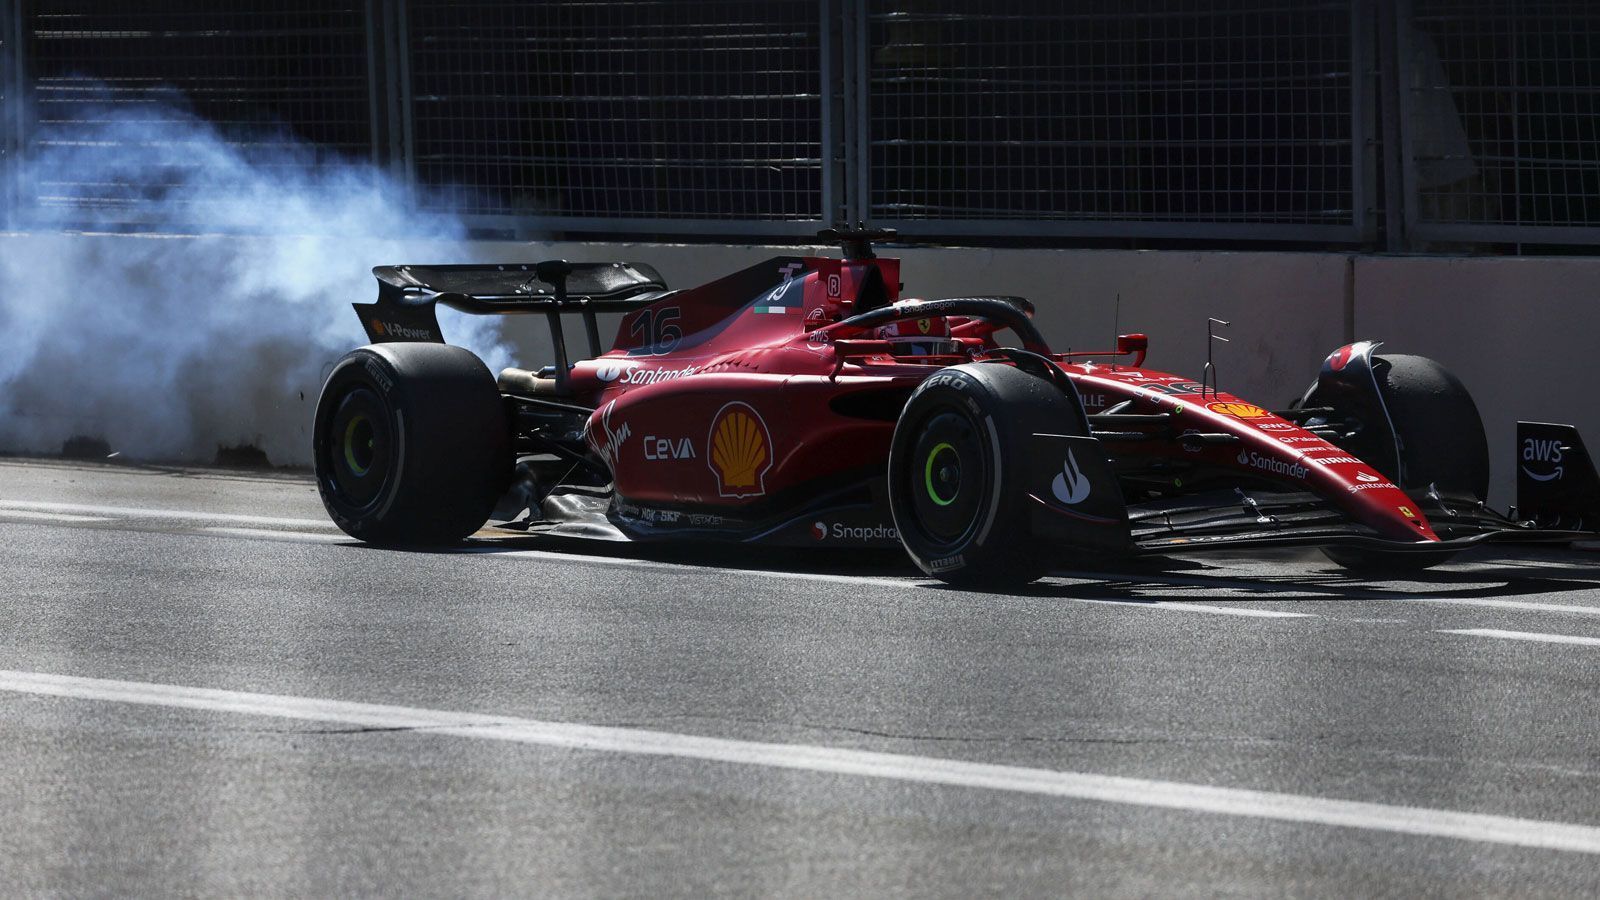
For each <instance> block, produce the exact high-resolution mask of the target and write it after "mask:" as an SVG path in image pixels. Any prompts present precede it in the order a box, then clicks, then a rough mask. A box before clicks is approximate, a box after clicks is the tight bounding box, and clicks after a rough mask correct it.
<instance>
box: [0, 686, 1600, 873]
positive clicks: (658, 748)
mask: <svg viewBox="0 0 1600 900" xmlns="http://www.w3.org/2000/svg"><path fill="white" fill-rule="evenodd" d="M0 690H6V691H13V692H17V693H25V694H36V695H45V696H53V697H67V698H74V699H81V700H102V701H112V702H118V703H135V704H143V705H150V706H162V707H176V708H180V709H190V710H202V711H208V712H221V713H234V714H239V715H251V716H271V717H276V718H283V719H296V720H302V721H314V722H336V723H340V724H344V725H354V726H358V727H368V728H392V729H427V730H428V731H429V732H432V733H436V734H442V735H450V736H453V737H461V738H474V739H478V740H491V741H508V742H512V743H518V744H532V745H537V746H545V747H561V748H567V749H574V750H586V751H595V752H603V753H624V754H633V755H641V756H657V757H675V758H679V759H695V760H705V761H711V762H719V763H728V764H733V765H743V766H757V767H762V768H770V769H785V770H799V771H806V772H819V773H826V774H831V775H851V776H857V777H864V778H881V779H889V780H893V781H901V782H911V783H919V784H939V785H952V786H957V787H966V788H980V789H985V790H994V791H1006V792H1012V793H1022V794H1032V795H1037V796H1045V797H1059V798H1066V799H1073V800H1090V801H1097V802H1102V803H1116V804H1122V805H1127V806H1138V807H1154V808H1158V809H1176V810H1183V811H1186V812H1199V813H1212V814H1216V815H1226V816H1243V817H1248V818H1255V819H1269V820H1275V821H1280V822H1299V823H1310V824H1317V825H1331V826H1336V827H1342V828H1357V829H1364V830H1369V831H1381V832H1390V833H1398V834H1413V835H1424V836H1429V837H1445V838H1454V839H1457V840H1464V841H1475V842H1480V843H1490V844H1509V845H1512V846H1520V847H1536V848H1542V849H1547V850H1563V851H1568V852H1574V853H1592V854H1600V828H1596V827H1593V826H1589V825H1571V824H1565V823H1560V822H1544V821H1539V820H1536V819H1518V818H1511V817H1509V816H1496V815H1485V814H1482V813H1468V812H1452V811H1449V810H1440V809H1424V808H1419V807H1409V806H1391V805H1388V804H1382V803H1363V802H1358V801H1352V800H1334V799H1328V798H1324V797H1310V796H1303V795H1299V794H1282V793H1273V792H1268V791H1252V790H1241V789H1238V788H1221V787H1211V786H1208V785H1200V784H1184V783H1182V782H1174V781H1157V780H1153V779H1145V778H1126V777H1122V776H1116V775H1097V774H1092V773H1086V772H1061V771H1056V770H1053V769H1034V768H1022V767H1019V766H1003V765H993V764H989V763H977V762H965V761H962V760H953V759H941V758H938V757H926V756H912V755H908V754H899V753H875V752H870V751H865V750H849V749H843V748H836V747H822V746H815V745H808V744H772V743H760V742H755V741H737V740H727V739H723V738H711V737H700V736H696V735H686V734H674V733H671V732H663V731H645V730H641V729H634V728H611V727H605V726H596V725H580V724H572V723H565V722H542V721H537V720H534V719H520V718H511V717H507V716H490V715H481V714H476V713H459V712H447V711H443V710H431V709H417V708H412V707H404V706H384V705H376V704H369V703H349V702H344V701H338V700H323V699H316V698H310V697H290V696H281V695H275V694H250V693H241V692H237V691H221V690H212V689H208V688H193V687H178V686H172V685H163V684H149V683H143V682H133V681H112V680H107V679H99V678H77V677H72V676H67V675H50V674H44V673H37V672H11V671H0Z"/></svg>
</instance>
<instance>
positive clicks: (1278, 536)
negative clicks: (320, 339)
mask: <svg viewBox="0 0 1600 900" xmlns="http://www.w3.org/2000/svg"><path fill="white" fill-rule="evenodd" d="M828 234H832V235H833V236H834V237H836V238H838V239H840V240H841V241H842V242H843V244H844V247H845V254H844V257H845V258H844V259H832V258H818V257H801V256H795V257H779V258H776V259H772V260H769V261H767V262H764V263H761V264H759V265H756V266H752V267H750V268H748V269H745V270H744V271H741V272H736V273H734V274H732V275H729V276H727V277H725V278H722V279H719V280H717V281H713V282H711V283H709V284H705V285H702V286H700V287H696V288H692V289H689V290H679V291H672V290H668V289H667V287H666V285H665V284H663V283H662V281H661V279H660V277H659V276H658V275H657V274H656V273H655V271H654V270H652V269H651V268H649V267H648V266H643V265H637V264H631V263H586V264H568V263H566V262H560V261H558V262H546V263H539V264H537V265H490V266H382V267H379V268H377V269H375V270H374V274H376V275H377V277H378V281H379V294H378V299H377V301H376V302H375V303H371V304H356V310H357V312H358V313H359V315H360V316H361V321H362V324H363V326H364V327H365V328H366V330H367V334H368V337H369V338H370V339H371V341H372V344H370V345H369V346H366V347H362V348H360V349H358V350H355V351H352V352H351V353H349V354H348V355H346V356H345V357H344V358H343V359H342V360H341V361H340V362H339V363H338V364H337V366H336V367H335V368H334V369H333V371H332V373H331V375H330V376H329V378H328V380H327V383H326V384H325V386H324V387H323V391H322V396H321V399H320V400H319V402H318V407H317V413H316V424H315V438H314V441H315V447H314V450H315V459H316V473H317V483H318V487H319V488H320V491H321V494H322V498H323V501H324V503H325V504H326V506H327V509H328V512H329V514H330V515H331V516H332V517H333V519H334V521H335V522H336V523H338V525H339V527H340V528H342V529H344V531H346V532H347V533H349V534H350V535H352V536H354V537H357V538H360V539H362V540H366V541H371V542H374V543H380V544H399V545H418V544H437V543H451V542H457V541H460V540H462V539H464V538H466V537H467V536H469V535H471V534H473V533H474V532H475V531H477V530H478V529H479V528H480V527H482V526H483V525H484V524H485V522H486V521H488V520H489V519H490V518H491V515H492V514H494V513H495V511H496V507H497V503H499V504H500V509H499V515H497V516H496V518H498V519H512V518H515V519H518V520H519V521H517V522H516V523H514V526H513V527H520V528H524V529H527V530H530V531H536V532H552V533H556V534H567V535H581V536H589V537H608V538H612V539H628V540H637V541H644V540H694V541H727V542H756V543H763V544H779V545H835V546H838V545H854V546H873V545H889V546H894V545H899V546H903V547H904V548H905V550H906V552H908V553H909V554H910V555H911V558H912V559H913V560H914V561H915V562H916V564H917V565H918V566H919V567H921V569H922V570H923V571H925V572H928V573H929V574H931V575H934V576H937V577H939V578H941V579H944V580H947V581H951V582H958V583H982V584H1001V585H1003V584H1020V583H1025V582H1028V581H1031V580H1033V579H1035V578H1037V577H1039V576H1041V575H1042V574H1044V573H1046V572H1047V571H1049V570H1050V569H1051V568H1054V567H1060V566H1064V565H1072V564H1073V562H1074V561H1075V560H1078V561H1081V560H1082V559H1083V558H1084V557H1085V556H1091V555H1092V556H1096V557H1102V556H1105V555H1107V554H1135V553H1164V552H1165V553H1172V552H1179V551H1183V552H1187V551H1194V550H1199V549H1204V548H1212V547H1217V548H1221V547H1230V548H1231V547H1241V546H1260V545H1285V544H1309V545H1313V546H1316V547H1319V548H1321V549H1322V550H1324V551H1325V552H1326V553H1327V554H1328V556H1330V557H1331V558H1332V559H1333V560H1334V561H1336V562H1338V563H1341V564H1343V565H1347V566H1351V567H1385V566H1387V567H1424V566H1427V565H1431V564H1434V563H1437V562H1439V561H1442V560H1444V559H1446V558H1448V557H1449V556H1450V555H1451V554H1453V553H1455V552H1457V551H1458V550H1460V549H1462V548H1464V547H1467V546H1471V545H1475V544H1479V543H1484V542H1491V541H1524V542H1526V541H1548V542H1565V541H1571V540H1574V539H1578V538H1589V537H1592V536H1593V534H1592V532H1591V530H1590V529H1591V528H1592V527H1593V524H1594V523H1595V522H1600V518H1597V517H1600V478H1597V477H1596V474H1595V470H1594V468H1593V466H1592V464H1591V463H1590V461H1589V458H1588V454H1587V452H1586V451H1585V449H1584V447H1583V443H1582V441H1581V440H1580V439H1579V437H1578V435H1577V432H1576V431H1575V430H1574V429H1572V428H1570V427H1568V426H1564V425H1548V424H1536V423H1522V424H1521V425H1520V426H1519V429H1520V430H1519V434H1518V458H1517V460H1516V462H1517V466H1518V473H1519V474H1518V478H1519V491H1518V504H1517V506H1516V507H1515V508H1514V510H1513V511H1512V512H1511V514H1510V515H1502V514H1499V513H1496V512H1494V511H1491V510H1489V509H1488V508H1487V507H1486V506H1485V504H1484V502H1483V499H1484V496H1485V494H1486V491H1487V487H1488V480H1489V454H1488V449H1487V446H1486V443H1485V440H1484V432H1483V426H1482V423H1481V421H1480V420H1479V417H1478V412H1477V409H1476V407H1475V406H1474V404H1473V401H1472V399H1471V397H1469V396H1468V394H1467V392H1466V391H1465V390H1464V389H1463V388H1462V386H1461V384H1460V382H1459V381H1457V380H1456V379H1455V378H1454V377H1453V376H1451V375H1450V374H1449V373H1448V372H1446V371H1444V370H1443V369H1442V368H1440V367H1439V366H1438V365H1437V364H1436V363H1434V362H1432V361H1430V360H1427V359H1423V358H1420V357H1413V356H1390V355H1385V356H1379V355H1376V354H1375V352H1374V351H1375V350H1376V349H1377V346H1378V345H1377V344H1374V343H1371V342H1360V343H1355V344H1351V345H1349V346H1345V347H1340V348H1338V349H1337V350H1335V351H1334V352H1333V353H1332V354H1331V355H1330V356H1328V358H1327V359H1326V360H1325V361H1324V363H1323V365H1322V370H1321V373H1320V375H1319V376H1318V377H1317V380H1316V383H1315V384H1314V385H1312V386H1311V388H1310V390H1308V391H1307V392H1306V394H1305V396H1304V397H1303V398H1302V399H1300V400H1299V401H1298V402H1296V403H1294V404H1292V408H1289V409H1278V410H1274V409H1272V408H1270V407H1267V406H1262V405H1258V404H1256V403H1254V402H1251V401H1249V400H1246V399H1244V398H1240V397H1236V396H1233V395H1232V394H1228V393H1225V392H1221V391H1218V390H1216V389H1215V388H1214V387H1213V386H1211V385H1209V384H1208V383H1207V380H1206V379H1205V378H1202V379H1201V380H1200V381H1195V380H1194V379H1192V378H1188V377H1184V376H1179V375H1170V374H1167V373H1164V372H1157V371H1153V370H1150V369H1147V368H1144V365H1143V363H1144V358H1145V351H1146V341H1145V339H1144V337H1143V336H1142V335H1138V334H1129V335H1123V336H1122V337H1120V338H1119V339H1118V341H1117V347H1116V349H1115V350H1113V351H1102V352H1088V353H1055V352H1053V351H1052V350H1051V349H1050V347H1049V346H1047V345H1046V343H1045V341H1044V338H1043V337H1042V336H1041V335H1040V333H1039V331H1038V329H1037V328H1036V327H1035V326H1034V324H1033V321H1032V315H1033V312H1034V309H1033V306H1032V304H1030V303H1029V302H1028V301H1026V300H1023V299H1021V298H1018V297H957V298H950V299H939V300H910V299H905V300H903V299H901V297H900V272H899V261H898V260H894V259H882V258H878V257H876V256H875V255H874V254H873V252H872V249H871V246H870V244H869V241H870V240H871V239H873V238H875V237H878V236H880V235H875V234H872V233H868V232H863V231H855V232H845V231H840V232H829V233H828ZM436 303H444V304H446V305H448V306H450V307H453V308H455V309H458V310H462V311H465V312H468V313H484V314H511V313H522V314H538V315H544V316H546V317H547V319H548V321H549V325H550V330H551V332H552V336H553V338H554V347H555V352H554V355H555V361H554V364H553V365H549V366H545V367H544V368H542V369H537V370H528V369H515V368H513V369H507V370H505V371H504V372H502V373H501V374H500V375H499V377H498V378H496V377H494V376H493V375H491V374H490V373H489V371H488V370H487V369H486V368H485V366H484V365H483V363H482V362H481V361H480V360H479V359H478V358H477V357H476V356H474V355H472V354H471V353H469V352H468V351H466V350H463V349H461V348H458V347H451V346H447V345H445V344H444V343H443V342H442V340H443V339H442V337H441V335H440V330H439V326H438V323H437V320H436V317H435V314H434V305H435V304H436ZM601 313H622V314H623V319H622V324H621V328H620V330H619V333H618V335H617V338H616V340H615V342H614V343H613V344H612V346H611V348H610V349H609V350H606V349H603V348H602V347H601V345H600V337H599V330H598V325H597V320H596V316H597V314H601ZM564 316H577V317H581V319H582V321H583V324H584V327H585V331H586V338H587V344H588V355H587V357H586V358H584V359H581V360H579V361H577V362H576V363H574V362H571V361H570V360H569V358H568V352H567V349H566V341H565V339H564V335H563V327H562V325H563V317H564ZM1002 331H1009V332H1011V333H1013V334H1014V335H1015V336H1016V338H1017V339H1018V341H1017V342H1019V343H1020V344H1021V347H1007V346H1002V345H1001V344H1000V343H999V342H998V341H997V340H996V335H997V334H998V333H1000V332H1002ZM507 498H510V499H509V500H508V499H507Z"/></svg>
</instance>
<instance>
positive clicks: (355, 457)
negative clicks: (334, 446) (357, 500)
mask: <svg viewBox="0 0 1600 900" xmlns="http://www.w3.org/2000/svg"><path fill="white" fill-rule="evenodd" d="M373 443H374V439H373V433H372V420H371V419H369V418H367V417H366V416H364V415H356V416H351V417H350V424H348V425H346V426H345V427H344V464H345V467H346V468H348V469H349V470H350V472H351V474H353V475H355V476H356V477H357V478H362V477H365V476H366V474H367V472H369V471H371V469H372V454H373V449H374V447H373Z"/></svg>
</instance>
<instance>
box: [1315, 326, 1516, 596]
mask: <svg viewBox="0 0 1600 900" xmlns="http://www.w3.org/2000/svg"><path fill="white" fill-rule="evenodd" d="M1372 371H1373V375H1374V376H1375V377H1376V379H1377V382H1378V389H1379V391H1380V392H1381V393H1382V396H1383V402H1384V405H1385V406H1386V407H1387V409H1388V411H1389V418H1390V420H1391V421H1392V422H1393V424H1394V429H1395V433H1396V436H1397V437H1398V438H1399V440H1400V466H1399V471H1388V469H1391V468H1393V467H1392V466H1383V467H1381V469H1380V471H1383V474H1385V475H1387V476H1389V478H1390V480H1392V481H1393V482H1394V483H1395V484H1398V485H1400V487H1401V488H1403V489H1405V490H1417V491H1426V490H1427V489H1428V488H1429V487H1431V486H1433V485H1437V486H1438V488H1439V490H1440V491H1444V492H1449V493H1457V494H1467V495H1469V496H1472V497H1474V498H1475V499H1477V500H1480V501H1481V500H1483V499H1484V498H1485V497H1487V496H1488V493H1489V441H1488V439H1487V438H1486V437H1485V435H1484V431H1483V419H1482V417H1480V416H1479V415H1478V406H1477V404H1476V403H1474V402H1473V400H1472V395H1471V394H1470V393H1468V392H1467V389H1466V386H1465V385H1463V384H1462V383H1461V380H1460V379H1459V378H1456V377H1455V376H1454V375H1452V374H1451V373H1450V372H1449V370H1447V369H1445V367H1444V366H1441V365H1439V364H1438V363H1437V362H1435V361H1433V360H1431V359H1428V358H1427V357H1423V356H1408V355H1404V354H1394V355H1385V356H1375V357H1373V360H1372ZM1306 405H1307V406H1322V405H1325V404H1324V403H1322V402H1319V399H1318V397H1317V395H1316V391H1315V390H1314V389H1313V390H1312V391H1311V392H1310V393H1309V394H1308V395H1307V402H1306ZM1341 412H1343V411H1341ZM1352 449H1354V448H1352ZM1390 452H1393V451H1390ZM1357 455H1358V456H1361V455H1364V454H1362V453H1360V452H1357ZM1374 457H1376V454H1374ZM1322 552H1323V554H1324V555H1326V556H1327V557H1328V558H1329V559H1331V560H1333V561H1334V562H1336V563H1338V564H1339V565H1340V566H1343V567H1344V568H1347V569H1353V570H1358V571H1363V572H1375V573H1384V572H1388V573H1406V572H1420V571H1422V570H1423V569H1428V568H1431V567H1433V566H1436V565H1439V564H1440V563H1442V562H1446V561H1447V560H1449V559H1450V558H1451V557H1453V556H1455V551H1449V550H1444V551H1439V552H1437V553H1404V554H1398V553H1380V552H1372V551H1363V550H1357V549H1351V548H1337V547H1331V548H1326V549H1324V550H1323V551H1322Z"/></svg>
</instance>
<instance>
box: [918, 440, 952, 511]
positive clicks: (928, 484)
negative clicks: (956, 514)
mask: <svg viewBox="0 0 1600 900" xmlns="http://www.w3.org/2000/svg"><path fill="white" fill-rule="evenodd" d="M955 449H956V448H955V447H952V446H950V445H949V444H936V445H934V448H933V449H932V450H930V451H928V462H927V465H924V466H923V467H922V485H923V487H925V488H927V489H928V499H929V500H932V501H933V502H934V503H937V504H939V505H940V506H949V505H950V504H952V503H954V502H956V498H954V497H951V498H950V499H949V500H946V499H944V498H943V497H940V496H939V492H938V491H935V490H934V489H933V459H934V457H936V456H938V455H939V451H940V450H949V451H951V452H952V453H954V452H955Z"/></svg>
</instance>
